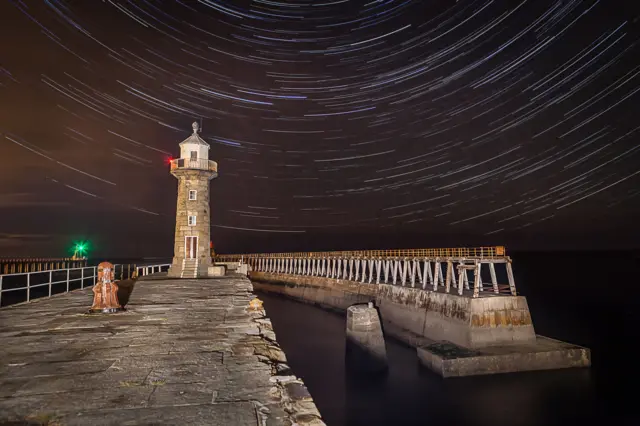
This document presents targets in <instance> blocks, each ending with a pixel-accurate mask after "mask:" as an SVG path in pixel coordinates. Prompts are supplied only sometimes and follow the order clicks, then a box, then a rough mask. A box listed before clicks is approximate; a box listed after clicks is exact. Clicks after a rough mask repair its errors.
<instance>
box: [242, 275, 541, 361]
mask: <svg viewBox="0 0 640 426" xmlns="http://www.w3.org/2000/svg"><path fill="white" fill-rule="evenodd" d="M250 276H251V279H252V280H254V281H255V282H256V284H255V285H256V288H259V289H262V290H267V291H272V292H277V293H281V294H284V295H286V296H289V297H292V298H295V299H298V300H304V301H307V302H311V303H317V304H319V305H321V306H326V307H330V308H334V309H338V310H341V311H344V310H346V309H347V308H348V307H349V306H351V305H353V304H357V303H367V302H369V301H375V302H376V306H378V307H379V309H380V313H381V315H382V318H383V320H384V321H385V322H390V323H392V324H395V325H397V326H399V327H401V328H403V329H405V330H407V331H409V332H411V333H413V334H416V335H418V336H423V337H426V338H428V339H431V340H448V341H450V342H452V343H455V344H457V345H460V346H465V347H471V348H476V347H484V346H489V345H497V344H513V343H518V342H520V343H526V342H531V341H535V338H536V334H535V331H534V328H533V324H532V322H531V315H530V314H529V306H528V305H527V300H526V299H525V298H524V297H522V296H507V295H496V294H494V293H490V292H483V293H482V297H479V298H472V297H470V294H471V293H470V292H466V293H465V294H463V295H462V296H459V295H457V294H452V293H449V294H447V293H444V292H440V291H430V290H423V289H421V288H412V287H403V286H399V285H389V284H375V285H374V284H368V283H367V284H362V283H358V282H354V281H347V280H340V279H330V278H320V277H308V276H298V275H284V274H269V273H264V272H251V274H250Z"/></svg>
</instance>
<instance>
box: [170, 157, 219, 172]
mask: <svg viewBox="0 0 640 426" xmlns="http://www.w3.org/2000/svg"><path fill="white" fill-rule="evenodd" d="M176 169H196V170H208V171H210V172H215V173H217V172H218V163H216V162H215V161H212V160H204V159H202V158H198V159H196V160H191V159H189V158H176V159H175V160H171V170H176Z"/></svg>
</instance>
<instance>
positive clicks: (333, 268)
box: [215, 246, 517, 297]
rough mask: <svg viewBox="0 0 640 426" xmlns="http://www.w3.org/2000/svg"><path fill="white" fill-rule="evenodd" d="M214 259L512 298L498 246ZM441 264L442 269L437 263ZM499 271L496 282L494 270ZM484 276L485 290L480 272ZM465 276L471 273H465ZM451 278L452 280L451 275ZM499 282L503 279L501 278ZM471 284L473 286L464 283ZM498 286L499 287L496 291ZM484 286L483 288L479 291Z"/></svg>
mask: <svg viewBox="0 0 640 426" xmlns="http://www.w3.org/2000/svg"><path fill="white" fill-rule="evenodd" d="M215 260H216V261H218V262H225V261H226V262H240V263H246V264H248V265H249V266H250V268H251V269H252V270H253V271H254V272H262V273H267V274H285V275H302V276H314V277H319V278H331V279H342V280H346V281H355V282H361V283H369V284H371V283H373V282H375V283H376V284H392V285H396V284H401V285H402V286H405V285H409V283H410V285H411V287H414V286H415V285H416V284H417V283H420V284H421V285H422V288H423V289H425V290H431V291H444V292H445V293H449V292H451V290H452V288H454V287H455V288H457V293H458V294H459V295H461V296H462V295H463V294H464V292H465V291H469V292H470V294H469V296H470V297H480V295H481V293H482V294H485V295H486V294H489V292H491V293H493V294H494V295H500V294H502V293H503V292H504V291H508V292H509V293H510V294H511V295H512V296H516V295H517V292H516V285H515V280H514V277H513V271H512V267H511V259H510V258H509V256H507V255H506V250H505V248H504V247H503V246H495V247H475V248H445V249H409V250H361V251H330V252H302V253H255V254H230V255H224V254H222V255H221V254H217V255H216V256H215ZM443 266H445V270H442V267H443ZM497 267H500V268H501V269H502V270H503V271H500V272H504V274H503V276H502V277H501V280H506V281H507V282H508V284H499V283H498V276H497V275H496V272H497V271H496V268H497ZM483 272H484V273H485V274H484V275H485V277H487V278H489V279H490V282H491V285H490V287H489V288H487V289H485V284H484V283H483V279H482V275H483V274H482V273H483ZM469 275H471V276H469ZM456 277H457V279H456ZM503 282H504V281H503ZM470 283H473V286H472V287H471V286H470ZM501 289H502V290H501ZM485 290H489V291H488V292H486V293H485Z"/></svg>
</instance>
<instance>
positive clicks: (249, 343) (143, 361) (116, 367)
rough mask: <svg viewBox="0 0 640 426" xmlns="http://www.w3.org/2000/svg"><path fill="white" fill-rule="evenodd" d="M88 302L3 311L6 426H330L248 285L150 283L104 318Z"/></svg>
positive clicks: (48, 302) (0, 414)
mask: <svg viewBox="0 0 640 426" xmlns="http://www.w3.org/2000/svg"><path fill="white" fill-rule="evenodd" d="M91 299H92V294H91V291H90V290H88V289H79V290H75V291H71V292H69V293H66V294H62V295H59V296H57V297H52V298H41V299H39V300H35V301H32V302H31V303H25V304H20V305H16V306H11V307H7V308H3V309H2V310H0V336H1V338H2V341H3V344H2V346H1V348H0V423H3V422H11V421H13V422H20V423H16V424H30V423H28V422H33V423H34V424H52V425H53V424H64V425H87V424H91V425H123V424H202V425H221V426H222V425H224V426H226V425H252V426H254V425H266V424H268V425H289V424H293V423H294V422H295V423H297V424H300V425H314V426H319V425H323V424H324V423H323V422H322V421H321V419H320V414H319V413H318V411H317V409H316V407H315V404H314V403H313V400H312V399H311V396H310V395H309V393H308V392H307V390H306V387H305V386H304V384H303V383H302V381H301V380H299V379H298V378H297V377H295V375H294V374H293V372H291V370H290V369H289V367H288V365H287V363H286V356H285V354H284V353H283V352H282V351H281V350H280V348H279V346H278V343H277V342H276V336H275V334H274V332H273V330H272V327H271V323H270V321H269V319H268V318H266V316H265V312H264V310H262V308H261V305H260V304H259V303H255V302H254V303H251V302H252V300H254V299H255V296H254V295H253V294H252V286H251V283H250V282H249V280H248V279H247V278H246V277H242V276H238V275H235V276H234V275H231V276H226V277H221V278H209V279H197V280H196V279H169V278H168V277H166V274H163V273H160V274H152V275H148V276H146V277H143V278H142V279H140V280H138V282H137V283H136V284H135V287H134V289H133V292H132V294H131V297H130V299H129V304H128V305H127V306H126V309H127V310H126V311H125V312H122V313H117V314H111V315H107V316H104V315H90V314H87V309H88V307H89V306H90V305H91Z"/></svg>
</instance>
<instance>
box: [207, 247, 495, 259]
mask: <svg viewBox="0 0 640 426" xmlns="http://www.w3.org/2000/svg"><path fill="white" fill-rule="evenodd" d="M267 257H269V258H271V257H275V258H294V259H296V258H322V257H348V258H349V257H353V258H402V257H465V258H506V257H507V253H506V249H505V248H504V246H491V247H472V248H469V247H458V248H422V249H397V250H355V251H325V252H322V251H317V252H290V253H249V254H216V259H224V258H227V259H239V258H245V259H250V258H267Z"/></svg>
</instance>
